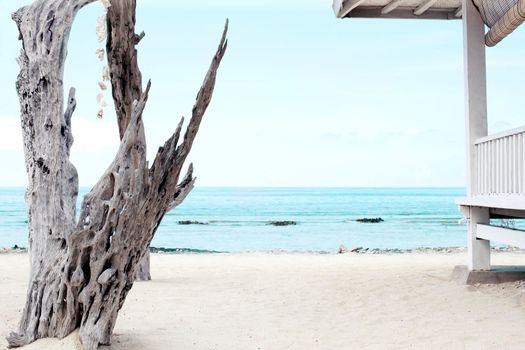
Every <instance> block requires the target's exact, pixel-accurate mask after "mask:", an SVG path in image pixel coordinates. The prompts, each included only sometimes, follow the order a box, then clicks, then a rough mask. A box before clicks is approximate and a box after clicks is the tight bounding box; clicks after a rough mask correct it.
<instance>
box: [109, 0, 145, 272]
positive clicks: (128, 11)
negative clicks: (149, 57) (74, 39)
mask: <svg viewBox="0 0 525 350" xmlns="http://www.w3.org/2000/svg"><path fill="white" fill-rule="evenodd" d="M135 8H136V0H113V1H112V2H111V6H110V7H109V8H108V10H107V15H106V18H107V26H106V27H107V31H108V33H107V42H106V52H107V57H108V66H109V72H110V80H111V87H112V94H113V102H114V105H115V112H116V115H117V123H118V129H119V135H120V139H121V140H122V137H124V133H125V131H126V129H127V127H128V124H129V120H130V118H131V107H132V104H133V101H135V100H138V99H139V98H140V96H141V94H142V73H141V72H140V68H139V65H138V62H137V50H136V48H135V45H137V44H138V43H139V42H140V40H141V39H142V38H143V37H144V35H145V34H144V32H142V33H141V35H140V36H139V35H137V34H136V33H135ZM135 278H136V279H137V280H138V281H149V280H151V273H150V260H149V251H147V252H146V254H145V255H144V259H143V260H142V261H141V262H140V264H139V267H138V268H137V275H136V276H135Z"/></svg>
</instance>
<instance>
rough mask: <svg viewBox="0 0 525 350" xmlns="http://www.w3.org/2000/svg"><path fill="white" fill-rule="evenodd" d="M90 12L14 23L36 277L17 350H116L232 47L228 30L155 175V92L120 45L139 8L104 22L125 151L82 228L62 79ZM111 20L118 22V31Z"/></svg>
mask: <svg viewBox="0 0 525 350" xmlns="http://www.w3.org/2000/svg"><path fill="white" fill-rule="evenodd" d="M93 1H94V0H35V1H34V2H33V4H31V5H30V6H26V7H24V8H21V9H20V10H18V11H17V12H16V13H14V14H13V19H14V20H15V21H16V23H17V25H18V28H19V32H20V40H22V45H23V49H22V51H21V54H20V57H19V64H20V74H19V76H18V79H17V91H18V94H19V99H20V107H21V118H22V129H23V136H24V149H25V159H26V169H27V173H28V176H29V185H28V188H27V192H26V203H27V206H28V210H29V242H30V247H29V250H30V256H31V274H30V283H29V288H28V293H27V301H26V305H25V308H24V311H23V314H22V319H21V322H20V326H19V329H18V331H17V332H14V333H11V334H10V335H9V337H8V342H9V346H10V347H18V346H22V345H25V344H28V343H31V342H33V341H34V340H36V339H38V338H44V337H59V338H62V337H65V336H67V335H68V334H70V333H71V332H72V331H73V330H75V329H77V328H79V329H80V332H79V333H80V338H81V341H82V344H83V347H84V349H88V350H92V349H97V348H98V346H99V345H100V344H109V343H110V338H111V334H112V331H113V328H114V325H115V321H116V318H117V314H118V311H119V310H120V308H121V307H122V305H123V303H124V301H125V298H126V296H127V293H128V292H129V290H130V289H131V287H132V286H133V282H134V280H135V274H136V270H137V267H138V265H139V262H140V261H141V259H142V258H143V256H144V255H145V254H146V252H147V250H148V246H149V244H150V242H151V240H152V238H153V236H154V234H155V232H156V230H157V228H158V226H159V224H160V222H161V220H162V218H163V216H164V215H165V213H166V212H167V211H169V210H170V209H171V208H173V206H175V205H177V204H178V203H180V202H181V201H182V200H183V199H184V197H185V196H186V195H187V194H188V193H189V191H191V188H192V187H193V184H194V181H195V178H194V177H193V167H192V166H191V165H190V166H189V168H188V172H187V174H186V175H185V176H184V178H183V179H182V180H181V181H180V182H179V180H180V174H181V171H182V167H183V164H184V161H185V160H186V158H187V156H188V154H189V152H190V149H191V146H192V144H193V141H194V139H195V136H196V134H197V132H198V130H199V125H200V123H201V120H202V117H203V115H204V113H205V111H206V108H207V107H208V105H209V103H210V101H211V97H212V94H213V89H214V86H215V78H216V74H217V70H218V67H219V64H220V62H221V60H222V57H223V55H224V53H225V50H226V46H227V41H226V32H227V26H226V28H225V30H224V33H223V36H222V39H221V41H220V44H219V48H218V50H217V53H216V54H215V56H214V58H213V60H212V63H211V66H210V69H209V71H208V73H207V75H206V78H205V79H204V82H203V85H202V87H201V89H200V91H199V93H198V95H197V99H196V102H195V105H194V107H193V110H192V117H191V120H190V122H189V124H188V127H187V129H186V131H185V134H184V137H183V139H182V141H181V142H180V144H179V138H180V136H181V131H182V125H183V123H182V120H181V122H180V123H179V124H178V126H177V128H176V129H175V132H174V134H173V135H172V137H170V138H169V139H168V140H167V141H166V142H165V144H164V146H163V147H161V148H159V150H158V152H157V155H156V157H155V159H154V161H153V163H152V166H151V167H149V166H148V162H147V161H146V141H145V137H144V127H143V122H142V112H143V110H144V108H145V106H146V101H147V99H148V93H149V90H150V84H149V83H148V85H147V87H146V89H145V90H144V91H142V89H141V77H140V71H139V70H138V67H136V51H135V44H136V43H138V41H139V40H138V38H139V37H137V40H134V41H132V42H129V41H128V42H127V44H126V43H124V44H122V46H118V47H117V45H116V44H115V41H114V40H115V38H117V39H120V38H121V37H123V36H124V35H127V36H128V38H135V37H134V35H135V34H134V28H130V27H129V25H126V24H125V22H126V20H129V19H132V21H133V23H134V17H135V2H134V1H125V0H118V1H116V0H114V1H112V5H113V6H112V9H111V10H110V12H111V13H112V14H108V23H111V25H110V28H111V29H110V31H111V34H110V36H109V37H108V46H111V54H110V55H109V56H112V55H113V56H112V58H109V60H110V62H113V65H115V67H117V66H118V67H120V69H122V71H118V70H117V68H115V70H114V71H112V83H113V84H114V86H113V90H114V98H115V100H116V101H118V102H119V103H120V104H119V105H117V106H116V108H117V116H118V118H119V119H118V121H119V128H120V126H121V125H122V128H123V132H121V138H122V140H121V144H120V147H119V150H118V152H117V154H116V156H115V159H114V160H113V162H112V163H111V164H110V165H109V167H108V169H107V170H106V172H105V173H104V174H103V176H102V177H101V179H100V180H99V181H98V183H97V184H96V185H95V186H94V187H93V189H92V190H91V191H90V192H89V193H88V194H87V195H86V196H85V198H84V200H83V203H82V208H81V211H80V218H79V220H78V221H77V220H76V217H75V209H76V208H75V203H76V197H77V193H78V181H77V173H76V170H75V167H74V166H73V165H72V164H71V162H70V161H69V151H70V148H71V145H72V143H73V136H72V134H71V117H72V114H73V112H74V110H75V106H76V101H75V91H74V89H71V90H70V94H69V98H68V101H67V108H66V110H65V111H64V108H63V102H64V100H63V86H62V81H63V68H64V62H65V58H66V53H67V42H68V37H69V32H70V29H71V26H72V23H73V20H74V17H75V14H76V13H77V11H78V10H80V9H81V8H82V7H83V6H85V5H87V4H88V3H90V2H93ZM117 13H119V14H117ZM130 15H131V16H130ZM118 16H121V17H118ZM115 18H118V22H115V21H113V22H111V21H112V20H114V19H115ZM128 24H129V22H128ZM133 27H134V26H133ZM116 28H118V29H116ZM117 32H119V33H120V34H115V33H117ZM131 33H133V34H131ZM130 62H132V63H133V62H134V63H133V64H131V65H129V63H130ZM133 65H134V66H135V67H136V70H135V69H134V68H133ZM119 77H120V78H119ZM129 78H131V81H132V82H127V80H128V79H129ZM113 80H115V81H113ZM117 80H118V81H117ZM115 94H116V95H117V97H115Z"/></svg>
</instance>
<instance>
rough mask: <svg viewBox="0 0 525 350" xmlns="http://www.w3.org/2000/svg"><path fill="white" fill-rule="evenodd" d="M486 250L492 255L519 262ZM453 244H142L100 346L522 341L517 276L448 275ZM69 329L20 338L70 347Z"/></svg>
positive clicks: (24, 259) (3, 274)
mask: <svg viewBox="0 0 525 350" xmlns="http://www.w3.org/2000/svg"><path fill="white" fill-rule="evenodd" d="M523 258H524V255H523V254H520V253H496V254H493V260H494V263H496V264H514V265H520V264H522V263H523ZM464 261H465V255H464V254H463V253H452V254H439V253H412V254H374V255H372V254H306V253H304V254H299V253H298V254H292V253H283V254H269V253H244V254H200V255H199V254H173V255H172V254H153V255H152V274H153V281H151V282H141V283H136V284H135V286H134V287H133V290H132V291H131V293H130V295H129V296H128V299H127V301H126V304H125V305H124V307H123V309H122V311H121V313H120V315H119V319H118V322H117V325H116V329H115V336H114V338H113V345H112V346H111V349H128V350H135V349H137V350H138V349H207V350H209V349H409V348H412V349H523V346H524V345H523V344H524V343H525V332H523V329H524V327H525V287H522V286H520V285H519V284H517V283H509V284H502V285H497V286H496V285H492V286H462V285H457V284H456V283H454V282H451V281H450V280H449V278H450V275H451V272H452V269H453V267H454V265H457V264H462V263H463V262H464ZM28 268H29V266H28V256H27V254H25V253H8V254H0V284H1V287H2V288H0V305H1V307H0V337H1V338H0V348H5V347H6V346H7V344H6V341H5V339H4V338H5V336H6V335H7V333H8V332H9V331H10V330H11V329H13V328H15V327H16V324H17V322H18V318H19V313H20V311H21V309H22V307H23V303H24V298H25V290H26V284H27V277H28ZM77 342H78V340H77V339H76V337H75V334H73V335H72V336H70V337H68V338H66V339H64V340H61V341H58V340H54V339H53V340H51V339H44V340H41V341H38V342H36V343H33V344H31V345H30V346H27V347H25V349H46V350H48V349H75V348H77V347H78V343H77Z"/></svg>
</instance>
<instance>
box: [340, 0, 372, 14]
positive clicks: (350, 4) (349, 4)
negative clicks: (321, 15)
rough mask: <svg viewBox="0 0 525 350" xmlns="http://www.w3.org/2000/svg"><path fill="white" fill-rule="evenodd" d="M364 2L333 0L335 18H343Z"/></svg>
mask: <svg viewBox="0 0 525 350" xmlns="http://www.w3.org/2000/svg"><path fill="white" fill-rule="evenodd" d="M364 1H365V0H334V3H333V5H332V6H333V9H334V12H335V15H336V16H337V18H344V17H346V15H348V14H349V13H350V11H352V10H353V9H355V8H356V7H357V6H359V5H361V4H362V3H363V2H364Z"/></svg>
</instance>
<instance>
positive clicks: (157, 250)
mask: <svg viewBox="0 0 525 350" xmlns="http://www.w3.org/2000/svg"><path fill="white" fill-rule="evenodd" d="M466 251H467V248H466V247H420V248H408V249H400V248H367V247H350V248H348V247H346V246H344V245H341V246H340V247H339V248H338V249H335V250H334V251H317V250H305V251H302V250H284V249H272V250H245V251H238V252H228V251H216V250H206V249H194V248H166V247H150V253H151V254H170V255H209V254H224V255H234V254H270V255H273V254H275V255H277V254H298V255H300V254H311V255H338V254H371V255H374V254H382V255H393V254H421V253H429V254H430V253H439V254H458V253H465V252H466ZM27 252H28V250H27V248H25V247H16V248H15V247H11V248H5V247H0V254H23V253H27ZM491 252H492V253H518V254H519V253H525V249H521V248H519V247H511V246H502V247H491Z"/></svg>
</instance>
